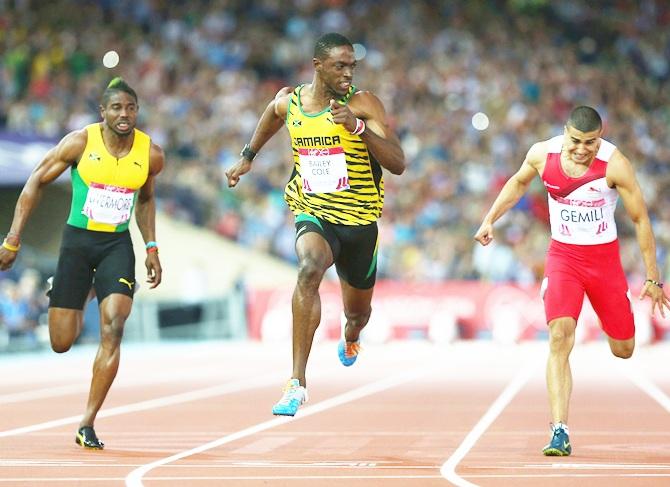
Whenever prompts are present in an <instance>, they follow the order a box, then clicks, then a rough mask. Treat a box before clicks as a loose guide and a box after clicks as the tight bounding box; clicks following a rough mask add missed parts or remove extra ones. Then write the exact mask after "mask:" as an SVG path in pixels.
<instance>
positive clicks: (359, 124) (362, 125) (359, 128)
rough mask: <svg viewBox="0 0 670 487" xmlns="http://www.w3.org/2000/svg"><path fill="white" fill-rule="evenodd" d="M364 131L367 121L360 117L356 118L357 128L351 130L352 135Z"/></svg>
mask: <svg viewBox="0 0 670 487" xmlns="http://www.w3.org/2000/svg"><path fill="white" fill-rule="evenodd" d="M363 132H365V122H364V121H363V120H361V119H360V118H356V128H355V129H354V131H353V132H351V135H361V134H362V133H363Z"/></svg>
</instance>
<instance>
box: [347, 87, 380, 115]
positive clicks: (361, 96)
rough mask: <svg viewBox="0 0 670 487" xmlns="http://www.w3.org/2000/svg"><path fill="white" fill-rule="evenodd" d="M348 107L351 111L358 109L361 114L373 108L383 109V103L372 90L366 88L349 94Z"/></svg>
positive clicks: (373, 109)
mask: <svg viewBox="0 0 670 487" xmlns="http://www.w3.org/2000/svg"><path fill="white" fill-rule="evenodd" d="M349 108H350V109H351V111H352V112H354V113H356V112H357V111H358V112H361V114H365V113H367V112H371V111H375V110H382V111H384V105H383V104H382V102H381V100H380V99H379V97H378V96H377V95H375V94H374V93H373V92H371V91H366V90H359V91H357V92H356V93H354V94H353V95H352V96H351V99H350V100H349Z"/></svg>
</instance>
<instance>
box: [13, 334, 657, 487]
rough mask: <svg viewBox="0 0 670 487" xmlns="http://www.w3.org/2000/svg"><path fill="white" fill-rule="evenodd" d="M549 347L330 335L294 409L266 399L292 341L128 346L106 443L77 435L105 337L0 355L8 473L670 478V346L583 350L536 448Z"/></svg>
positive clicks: (278, 478) (29, 477)
mask: <svg viewBox="0 0 670 487" xmlns="http://www.w3.org/2000/svg"><path fill="white" fill-rule="evenodd" d="M546 347H547V345H546V343H530V344H523V345H520V346H503V345H499V344H495V343H491V342H461V343H457V344H453V345H440V346H438V345H431V344H428V343H424V342H404V343H393V344H387V345H384V346H372V345H368V346H367V347H366V348H365V349H364V352H363V355H361V358H360V359H359V362H358V363H356V365H354V366H353V367H351V368H349V369H347V368H344V367H342V366H341V365H340V364H339V362H338V361H337V356H336V351H335V344H334V343H321V344H319V345H317V346H316V347H315V349H314V350H313V352H312V357H311V359H310V366H309V369H308V372H309V374H308V380H309V392H310V402H309V403H308V404H307V405H306V406H305V407H303V408H302V409H301V410H300V412H299V413H298V415H297V416H296V418H295V419H293V420H291V419H283V418H274V417H273V416H272V415H271V414H270V408H271V407H272V404H273V403H274V402H275V401H276V400H277V399H279V396H280V394H281V387H282V385H283V382H284V381H285V379H286V378H287V377H288V374H289V371H290V362H289V361H290V344H280V345H272V346H270V345H261V344H253V343H252V344H250V343H204V344H194V343H190V344H167V345H166V344H163V345H150V346H148V345H146V344H131V345H127V346H125V347H124V354H123V355H124V356H123V358H122V364H121V369H120V371H119V376H118V378H117V382H116V383H115V384H114V386H113V387H112V390H111V392H110V395H109V397H108V399H107V402H106V404H105V408H104V409H103V410H102V411H101V414H100V417H99V418H98V421H97V423H96V430H97V432H98V434H99V436H100V437H101V438H102V439H103V440H104V441H105V443H106V448H105V450H104V451H101V452H99V451H86V450H83V449H81V448H79V447H78V446H76V445H75V443H74V433H75V430H76V426H77V423H78V415H79V414H80V413H81V412H82V410H83V407H84V403H85V400H86V392H87V387H88V381H89V380H90V368H91V362H92V360H93V355H94V353H95V350H94V349H92V348H86V347H83V348H78V349H76V350H74V351H72V352H69V353H68V354H65V355H56V354H52V353H45V354H39V355H24V356H18V355H17V356H4V357H1V358H0V374H1V376H2V378H3V379H2V386H1V389H0V487H1V486H2V485H17V486H33V485H34V486H65V485H66V486H71V485H86V486H95V487H97V486H122V485H130V486H139V485H145V486H160V487H164V486H191V485H194V486H215V485H216V486H219V485H223V486H261V485H263V486H267V485H271V486H289V485H290V486H292V487H299V486H338V487H341V486H342V485H346V486H348V487H350V486H352V487H357V486H377V485H379V486H403V487H404V486H421V487H423V486H446V485H461V486H470V485H481V486H494V487H498V486H533V485H541V486H543V487H552V486H560V485H570V486H571V487H572V486H576V485H577V486H579V485H583V486H587V485H588V486H596V487H598V486H606V485H607V486H615V487H616V486H624V485H625V486H646V485H648V486H652V485H653V486H658V485H670V461H669V459H670V397H668V394H670V382H669V379H668V377H667V373H666V372H665V371H666V364H667V357H668V351H669V350H668V349H669V348H670V346H669V345H667V344H661V345H655V346H653V347H648V348H640V349H639V350H638V351H637V352H636V356H635V357H634V358H633V359H632V360H629V361H622V360H619V359H615V358H614V357H612V356H611V355H610V354H609V351H608V349H607V345H606V343H604V342H599V343H592V344H589V345H582V346H578V347H577V348H576V349H575V352H574V353H573V361H572V365H573V374H574V392H573V400H572V408H571V416H570V429H571V440H572V444H573V449H574V453H573V455H572V456H571V457H567V458H545V457H543V456H542V455H541V454H540V450H541V447H542V446H543V445H544V443H546V441H547V439H548V436H549V421H550V418H549V412H548V409H549V408H548V405H547V400H546V394H545V386H544V364H545V358H546ZM652 396H653V397H652ZM443 466H444V468H443ZM445 476H446V478H445Z"/></svg>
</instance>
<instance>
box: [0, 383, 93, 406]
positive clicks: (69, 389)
mask: <svg viewBox="0 0 670 487" xmlns="http://www.w3.org/2000/svg"><path fill="white" fill-rule="evenodd" d="M87 390H88V384H81V383H79V384H68V385H63V386H57V387H46V388H43V389H33V390H30V391H22V392H13V393H9V394H0V404H12V403H15V402H23V401H32V400H33V399H45V398H48V397H58V396H64V395H66V394H74V393H76V392H85V391H87Z"/></svg>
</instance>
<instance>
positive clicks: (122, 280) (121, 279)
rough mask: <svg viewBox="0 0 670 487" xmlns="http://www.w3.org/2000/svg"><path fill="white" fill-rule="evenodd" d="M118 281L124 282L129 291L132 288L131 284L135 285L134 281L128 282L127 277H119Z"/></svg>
mask: <svg viewBox="0 0 670 487" xmlns="http://www.w3.org/2000/svg"><path fill="white" fill-rule="evenodd" d="M119 282H120V283H121V284H125V285H126V286H128V289H130V290H131V291H132V290H133V286H134V285H135V283H134V282H130V281H128V280H127V279H124V278H123V277H121V278H119Z"/></svg>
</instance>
